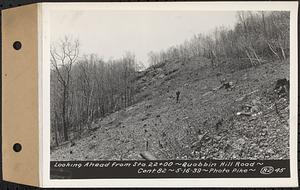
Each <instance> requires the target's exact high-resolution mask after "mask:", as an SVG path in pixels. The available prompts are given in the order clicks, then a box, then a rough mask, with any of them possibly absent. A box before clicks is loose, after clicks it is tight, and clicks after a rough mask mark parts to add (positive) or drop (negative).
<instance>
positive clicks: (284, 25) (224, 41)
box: [149, 11, 290, 66]
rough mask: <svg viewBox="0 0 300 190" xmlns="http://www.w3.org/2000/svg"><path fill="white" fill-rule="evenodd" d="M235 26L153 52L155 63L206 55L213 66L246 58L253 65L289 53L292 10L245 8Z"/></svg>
mask: <svg viewBox="0 0 300 190" xmlns="http://www.w3.org/2000/svg"><path fill="white" fill-rule="evenodd" d="M237 19H238V21H237V23H236V24H235V26H234V28H233V29H226V28H224V27H220V28H216V29H215V31H213V32H212V33H211V34H210V35H203V34H198V35H195V36H194V37H193V38H191V39H190V40H187V41H185V42H184V43H183V44H180V45H177V46H173V47H170V48H169V49H167V50H166V51H160V52H150V53H149V62H150V64H151V65H155V64H159V63H163V62H164V61H166V60H170V59H181V60H182V61H183V62H185V61H187V60H188V59H190V58H193V57H199V56H202V57H206V58H209V59H210V60H211V63H212V66H216V64H218V63H222V60H226V59H245V60H248V61H249V62H250V63H251V64H252V65H256V64H261V63H263V62H265V61H268V60H275V59H278V60H283V59H286V58H288V56H289V37H290V36H289V28H290V27H289V25H290V13H289V12H284V11H259V12H256V11H243V12H238V13H237Z"/></svg>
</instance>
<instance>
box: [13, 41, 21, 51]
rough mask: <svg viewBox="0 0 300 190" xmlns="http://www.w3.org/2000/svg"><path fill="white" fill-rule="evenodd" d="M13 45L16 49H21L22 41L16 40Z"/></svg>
mask: <svg viewBox="0 0 300 190" xmlns="http://www.w3.org/2000/svg"><path fill="white" fill-rule="evenodd" d="M13 47H14V49H15V50H20V49H21V48H22V43H21V42H20V41H15V42H14V44H13Z"/></svg>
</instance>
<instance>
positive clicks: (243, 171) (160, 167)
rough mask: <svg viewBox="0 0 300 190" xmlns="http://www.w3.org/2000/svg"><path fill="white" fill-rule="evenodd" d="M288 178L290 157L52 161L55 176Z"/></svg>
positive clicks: (51, 171)
mask: <svg viewBox="0 0 300 190" xmlns="http://www.w3.org/2000/svg"><path fill="white" fill-rule="evenodd" d="M278 177H280V178H285V177H290V168H289V160H260V161H255V160H234V161H232V160H230V161H228V160H227V161H222V160H209V161H207V160H204V161H203V160H201V161H198V160H197V161H196V160H192V161H176V160H174V161H170V160H169V161H52V162H50V178H51V179H97V178H99V179H101V178H278Z"/></svg>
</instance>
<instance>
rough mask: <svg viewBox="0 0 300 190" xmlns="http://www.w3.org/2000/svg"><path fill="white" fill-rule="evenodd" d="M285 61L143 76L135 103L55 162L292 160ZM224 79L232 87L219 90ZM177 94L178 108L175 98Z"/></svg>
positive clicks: (169, 65)
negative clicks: (281, 89) (282, 86)
mask: <svg viewBox="0 0 300 190" xmlns="http://www.w3.org/2000/svg"><path fill="white" fill-rule="evenodd" d="M288 77H289V64H288V62H287V61H286V62H270V63H265V64H262V65H257V66H253V67H249V66H247V64H244V65H243V64H241V63H240V61H237V60H235V61H233V60H227V61H223V62H222V63H219V66H217V67H215V68H212V67H211V66H210V60H208V59H205V58H197V59H196V58H195V59H190V60H186V61H179V60H172V61H168V62H164V63H163V64H159V65H155V66H152V67H150V68H148V69H147V70H145V71H142V72H139V73H138V75H137V77H136V78H135V80H134V81H132V82H133V84H134V86H135V89H136V90H137V94H136V97H135V99H136V103H135V104H133V105H132V106H129V107H127V108H126V109H123V110H120V111H118V112H115V113H112V114H110V115H108V116H106V117H105V118H99V119H98V120H96V121H94V122H93V124H92V128H93V129H92V130H90V131H86V132H85V133H83V134H82V136H81V138H80V139H77V140H73V141H72V142H69V143H66V144H64V145H61V146H59V147H56V148H55V150H52V151H51V160H52V161H54V160H60V161H62V160H139V159H143V158H142V157H141V156H140V153H142V152H144V151H148V152H150V153H151V154H152V155H154V156H155V157H156V158H157V159H288V158H289V152H288V147H289V144H288V142H289V141H288V139H289V125H288V122H289V121H288V118H289V107H288V105H289V99H288V95H281V96H279V95H278V93H277V92H275V91H274V88H275V85H276V82H277V80H278V79H280V78H288ZM224 79H225V80H226V81H228V82H231V83H232V84H233V87H232V88H229V89H225V88H224V87H222V86H220V85H221V83H220V81H222V80H223V81H224ZM177 91H178V92H180V95H179V99H178V102H176V92H177Z"/></svg>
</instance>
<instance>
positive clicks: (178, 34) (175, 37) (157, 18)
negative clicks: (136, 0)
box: [50, 10, 236, 65]
mask: <svg viewBox="0 0 300 190" xmlns="http://www.w3.org/2000/svg"><path fill="white" fill-rule="evenodd" d="M50 20H51V22H50V30H51V31H50V32H51V42H55V41H57V40H58V39H61V38H62V37H64V36H65V35H70V36H72V37H73V38H78V39H79V41H80V51H81V53H80V54H81V55H83V54H91V53H95V54H97V55H99V57H102V58H104V59H105V60H108V59H110V58H120V57H122V55H124V53H125V52H126V51H130V52H133V53H135V55H136V57H137V59H138V60H139V61H142V62H143V63H144V64H145V65H147V63H146V62H147V60H148V58H147V54H148V52H149V51H154V52H156V51H160V50H162V49H167V48H168V47H170V46H172V45H176V44H180V43H182V42H184V41H185V40H187V39H189V38H191V37H192V36H193V35H194V34H198V33H206V34H207V33H209V32H212V31H213V29H214V28H215V27H219V26H225V27H232V26H233V25H234V23H235V22H236V12H233V11H218V12H213V11H208V12H206V11H91V10H90V11H53V12H51V15H50Z"/></svg>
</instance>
